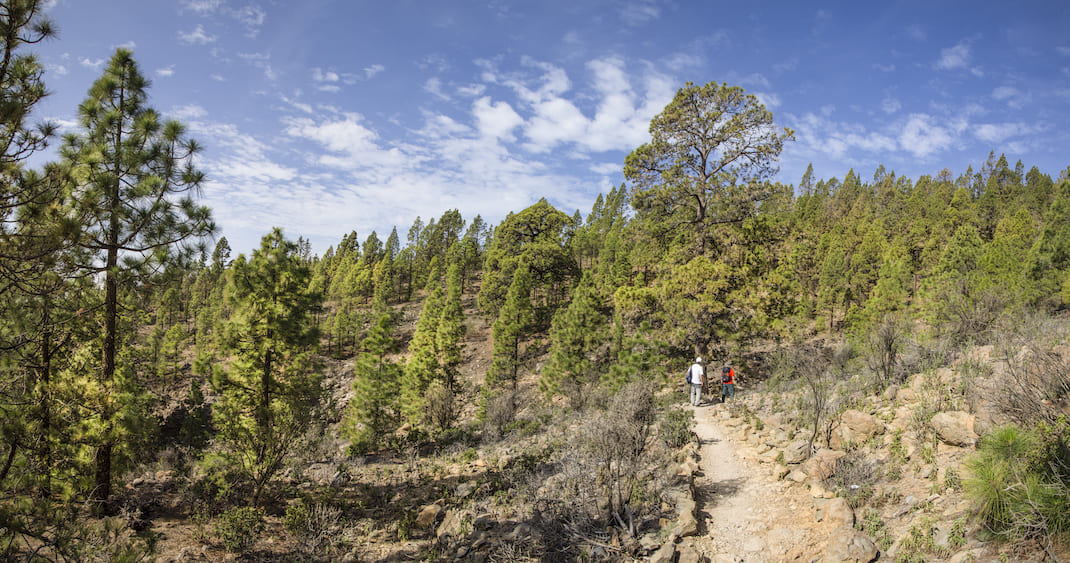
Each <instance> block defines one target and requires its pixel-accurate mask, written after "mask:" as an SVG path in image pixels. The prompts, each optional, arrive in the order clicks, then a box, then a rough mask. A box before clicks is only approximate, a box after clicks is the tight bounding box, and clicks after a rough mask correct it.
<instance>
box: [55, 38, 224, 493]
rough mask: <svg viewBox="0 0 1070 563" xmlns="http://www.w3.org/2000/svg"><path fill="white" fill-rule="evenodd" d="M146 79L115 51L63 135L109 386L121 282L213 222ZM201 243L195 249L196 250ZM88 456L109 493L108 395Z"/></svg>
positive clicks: (100, 487) (196, 175) (151, 268)
mask: <svg viewBox="0 0 1070 563" xmlns="http://www.w3.org/2000/svg"><path fill="white" fill-rule="evenodd" d="M148 86H149V81H148V80H147V79H145V78H144V77H143V76H142V75H141V72H140V70H139V69H138V65H137V63H136V62H135V61H134V58H133V55H132V54H131V52H130V51H128V50H126V49H119V50H117V51H116V52H115V55H114V56H112V58H111V61H110V62H109V63H108V66H107V68H106V69H105V70H104V75H103V76H101V77H100V78H99V79H98V80H97V81H96V82H94V83H93V86H92V87H91V88H90V89H89V96H88V98H86V100H85V101H84V102H82V104H81V105H80V106H79V108H78V115H79V125H80V127H81V130H80V131H79V132H77V133H74V134H71V135H68V136H67V137H66V139H65V144H64V147H63V151H62V154H63V158H64V160H65V162H66V164H67V166H68V167H69V177H70V178H71V181H72V184H73V190H72V191H73V200H74V204H73V205H74V211H75V213H76V214H77V215H78V219H79V221H80V222H81V224H82V225H84V228H83V236H82V237H81V238H80V239H79V242H80V244H81V246H82V247H83V248H84V249H85V250H86V251H88V252H90V253H91V255H92V256H93V258H94V260H93V261H92V262H90V263H87V264H85V265H84V266H85V269H86V270H87V272H88V273H90V274H92V275H101V276H102V278H103V283H104V303H103V307H102V308H101V309H100V311H101V314H102V318H101V319H100V322H101V325H102V326H103V342H102V353H101V372H100V382H101V385H102V389H103V392H104V393H105V394H107V395H113V394H114V395H115V397H114V398H115V399H118V396H119V395H118V393H117V392H116V390H114V389H113V388H112V386H113V383H114V381H113V380H114V378H115V373H116V359H117V358H118V356H119V352H120V348H121V346H122V343H121V342H120V338H119V336H120V335H119V333H118V319H119V315H120V313H121V311H120V309H119V288H120V287H121V286H122V287H134V286H137V285H138V284H140V283H143V282H145V281H147V280H148V279H150V278H151V277H152V275H153V274H155V273H156V272H159V271H161V270H162V269H163V267H164V266H165V265H166V264H167V263H168V262H173V261H176V260H182V259H188V258H189V257H190V256H192V255H193V254H194V252H196V250H197V249H196V248H195V247H194V246H192V245H191V244H190V243H192V242H199V240H200V238H201V237H203V236H206V235H209V234H211V233H212V231H213V230H214V229H215V226H214V224H213V223H212V220H211V214H210V212H209V210H208V208H207V207H203V206H198V205H197V204H196V202H195V201H194V198H193V196H194V194H195V193H196V191H197V190H198V188H199V187H200V185H201V182H202V180H203V179H204V175H203V173H201V172H200V171H199V170H197V169H196V168H195V167H194V164H193V156H194V154H195V153H196V152H197V150H198V145H197V144H196V143H195V142H194V141H192V140H190V139H188V138H187V137H186V133H185V128H184V127H183V126H182V124H180V123H179V122H177V121H164V120H163V119H162V118H161V117H160V115H159V114H157V113H156V111H155V110H153V109H151V108H149V107H148V106H147V105H146V101H147V97H148V96H147V93H146V89H147V88H148ZM202 250H203V249H202ZM103 404H104V405H106V409H105V412H104V413H103V414H102V416H101V423H102V425H103V426H104V428H103V431H102V432H101V436H102V440H101V443H100V445H99V447H98V449H97V453H96V482H95V486H94V489H93V490H94V494H93V496H94V500H97V501H100V502H105V503H106V502H107V501H108V499H109V498H110V496H111V480H112V473H113V472H112V450H113V449H114V448H115V447H116V446H121V444H117V443H116V439H115V436H114V432H113V428H114V426H115V424H116V423H117V422H118V421H117V420H116V419H115V416H116V413H117V412H118V408H117V405H115V402H114V401H112V400H106V401H104V403H103Z"/></svg>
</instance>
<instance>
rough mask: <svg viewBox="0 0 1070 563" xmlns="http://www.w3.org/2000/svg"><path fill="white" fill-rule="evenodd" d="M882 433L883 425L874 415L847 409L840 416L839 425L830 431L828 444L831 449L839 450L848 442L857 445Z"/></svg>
mask: <svg viewBox="0 0 1070 563" xmlns="http://www.w3.org/2000/svg"><path fill="white" fill-rule="evenodd" d="M883 433H884V425H883V424H881V421H879V420H877V418H876V417H874V416H873V415H869V414H866V413H864V412H862V411H858V410H855V409H849V410H847V411H845V412H844V413H843V415H841V416H840V425H839V426H838V427H837V428H836V430H835V431H834V432H833V433H832V439H831V444H830V445H831V446H832V447H833V449H837V450H839V449H843V447H844V446H845V445H846V444H848V443H852V444H855V445H858V444H861V443H862V442H865V441H866V440H868V439H870V438H871V437H873V436H876V435H878V434H883Z"/></svg>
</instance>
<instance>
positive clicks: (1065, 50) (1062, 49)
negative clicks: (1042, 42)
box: [1055, 45, 1070, 57]
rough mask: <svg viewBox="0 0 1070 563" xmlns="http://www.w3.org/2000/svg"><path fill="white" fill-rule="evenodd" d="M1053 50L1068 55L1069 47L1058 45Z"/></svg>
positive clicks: (1069, 53)
mask: <svg viewBox="0 0 1070 563" xmlns="http://www.w3.org/2000/svg"><path fill="white" fill-rule="evenodd" d="M1055 52H1057V53H1059V54H1060V55H1063V56H1066V57H1070V47H1067V46H1064V45H1060V46H1058V47H1056V48H1055Z"/></svg>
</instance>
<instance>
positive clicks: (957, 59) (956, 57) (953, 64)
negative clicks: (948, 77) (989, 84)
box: [936, 41, 984, 76]
mask: <svg viewBox="0 0 1070 563" xmlns="http://www.w3.org/2000/svg"><path fill="white" fill-rule="evenodd" d="M971 56H972V54H971V48H970V44H969V43H968V42H966V41H960V42H958V43H957V44H955V46H953V47H948V48H946V49H941V50H940V59H939V60H938V61H936V68H938V69H941V70H958V69H962V70H968V71H970V73H972V74H973V75H974V76H983V75H984V72H983V71H982V70H981V68H980V67H971V66H970V58H971Z"/></svg>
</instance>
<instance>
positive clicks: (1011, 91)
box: [992, 86, 1033, 109]
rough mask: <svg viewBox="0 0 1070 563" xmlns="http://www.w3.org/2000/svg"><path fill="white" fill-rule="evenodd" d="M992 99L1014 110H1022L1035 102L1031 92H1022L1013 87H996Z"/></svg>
mask: <svg viewBox="0 0 1070 563" xmlns="http://www.w3.org/2000/svg"><path fill="white" fill-rule="evenodd" d="M992 98H993V99H995V100H998V101H1001V102H1006V103H1007V105H1008V106H1009V107H1012V108H1014V109H1022V108H1023V107H1025V106H1026V105H1027V104H1028V103H1029V102H1031V101H1033V95H1032V94H1030V93H1029V92H1022V91H1021V90H1019V89H1017V88H1015V87H1013V86H998V87H996V88H995V89H994V90H992Z"/></svg>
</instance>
